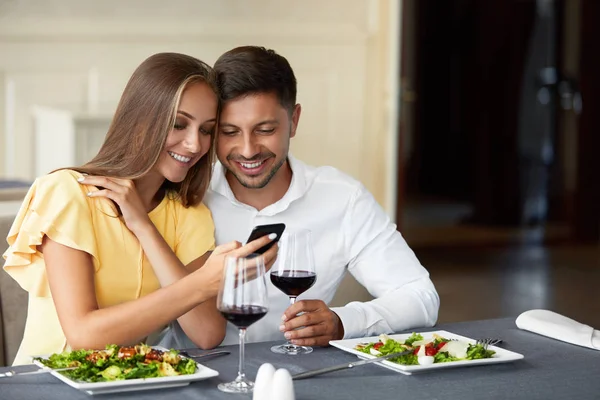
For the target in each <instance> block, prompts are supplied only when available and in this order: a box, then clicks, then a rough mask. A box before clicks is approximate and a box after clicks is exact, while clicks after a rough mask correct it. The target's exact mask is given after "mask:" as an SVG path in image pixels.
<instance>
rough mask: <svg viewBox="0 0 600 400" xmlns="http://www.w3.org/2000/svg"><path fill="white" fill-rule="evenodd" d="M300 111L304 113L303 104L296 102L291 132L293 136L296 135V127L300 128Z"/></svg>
mask: <svg viewBox="0 0 600 400" xmlns="http://www.w3.org/2000/svg"><path fill="white" fill-rule="evenodd" d="M300 113H302V106H301V105H300V104H296V105H295V106H294V111H292V130H291V132H290V137H291V138H293V137H294V136H296V129H297V128H298V121H300Z"/></svg>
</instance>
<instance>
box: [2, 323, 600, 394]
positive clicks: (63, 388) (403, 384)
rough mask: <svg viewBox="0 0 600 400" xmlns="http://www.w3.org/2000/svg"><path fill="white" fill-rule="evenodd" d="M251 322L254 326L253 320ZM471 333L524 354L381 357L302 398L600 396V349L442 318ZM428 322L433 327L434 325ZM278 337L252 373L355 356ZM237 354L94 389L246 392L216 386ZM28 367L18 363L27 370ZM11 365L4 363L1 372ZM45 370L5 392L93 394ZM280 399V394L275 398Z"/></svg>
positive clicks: (254, 354)
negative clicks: (189, 379)
mask: <svg viewBox="0 0 600 400" xmlns="http://www.w3.org/2000/svg"><path fill="white" fill-rule="evenodd" d="M250 329H252V328H250ZM435 329H444V330H447V331H450V332H453V333H457V334H461V335H464V336H468V337H471V338H479V337H500V338H502V339H503V340H504V343H503V345H502V346H503V347H504V348H506V349H508V350H512V351H516V352H518V353H521V354H523V355H524V356H525V358H524V359H523V360H519V361H515V362H512V363H506V364H497V365H483V366H477V367H463V368H452V369H446V370H437V371H432V372H427V373H421V374H413V375H411V376H406V375H402V374H399V373H396V372H393V371H391V370H388V369H386V368H383V367H380V366H377V365H365V366H362V367H359V368H356V369H352V370H345V371H340V372H335V373H332V374H328V375H321V376H319V377H314V378H310V379H306V380H301V381H296V382H295V392H296V399H297V400H308V399H327V400H336V399H343V400H348V399H407V400H409V399H410V400H419V399H428V400H433V399H440V400H442V399H443V400H448V399H527V400H534V399H540V400H541V399H543V400H548V399H577V400H586V399H600V351H596V350H591V349H587V348H582V347H578V346H573V345H570V344H567V343H563V342H559V341H556V340H553V339H549V338H546V337H543V336H539V335H535V334H533V333H530V332H526V331H521V330H519V329H517V327H516V326H515V323H514V318H506V319H496V320H486V321H473V322H462V323H454V324H445V325H439V326H437V327H436V328H435ZM435 329H428V330H435ZM271 345H273V343H253V344H249V345H247V348H246V370H247V374H248V376H249V377H251V378H254V377H255V376H256V371H257V369H258V367H259V366H260V365H261V364H263V363H265V362H270V363H272V364H273V365H274V366H275V367H279V368H287V369H288V370H290V372H292V373H296V372H301V371H304V370H308V369H314V368H321V367H325V366H330V365H335V364H339V363H344V362H349V361H353V360H356V357H355V356H353V355H351V354H348V353H346V352H343V351H341V350H338V349H335V348H317V349H315V351H314V352H313V353H311V354H308V355H304V356H283V355H277V354H274V353H272V352H271V351H270V350H269V348H270V347H271ZM228 349H229V350H231V352H232V354H230V355H227V356H224V357H218V358H214V359H212V360H208V359H207V360H205V361H203V364H205V365H207V366H208V367H210V368H213V369H216V370H218V371H219V372H220V375H219V376H218V377H216V378H212V379H208V380H205V381H199V382H195V383H192V384H191V385H189V386H186V387H182V388H173V389H168V390H152V391H139V392H130V393H119V394H106V395H101V396H96V397H99V398H101V399H103V400H104V399H107V400H108V399H147V398H154V399H155V398H160V399H178V400H182V399H229V400H232V399H236V398H239V399H248V398H251V396H250V395H233V394H225V393H221V392H219V390H218V389H217V384H218V383H220V382H226V381H230V380H232V379H234V378H235V376H236V372H237V356H238V352H237V348H236V347H235V346H229V347H228ZM27 368H29V369H31V367H27V366H24V367H19V368H17V369H21V370H25V369H27ZM6 369H7V368H0V372H2V371H5V370H6ZM90 398H91V396H89V395H87V394H85V393H82V392H79V391H78V390H75V389H73V388H71V387H69V386H67V385H65V384H64V383H62V382H60V381H59V380H58V379H56V378H55V377H53V376H51V375H48V374H40V375H30V376H22V377H13V378H0V399H2V400H4V399H11V400H12V399H15V400H18V399H27V400H29V399H61V400H74V399H90ZM274 400H275V399H274Z"/></svg>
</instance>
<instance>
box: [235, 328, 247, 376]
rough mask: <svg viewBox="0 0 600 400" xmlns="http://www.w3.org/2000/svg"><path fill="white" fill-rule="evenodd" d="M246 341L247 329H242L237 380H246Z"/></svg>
mask: <svg viewBox="0 0 600 400" xmlns="http://www.w3.org/2000/svg"><path fill="white" fill-rule="evenodd" d="M245 340H246V329H240V363H239V365H238V377H237V379H236V380H238V381H239V380H243V379H244V378H246V374H245V373H244V344H245Z"/></svg>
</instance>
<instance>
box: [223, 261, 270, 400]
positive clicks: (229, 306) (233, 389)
mask: <svg viewBox="0 0 600 400" xmlns="http://www.w3.org/2000/svg"><path fill="white" fill-rule="evenodd" d="M217 308H218V309H219V311H220V312H221V314H222V315H223V317H225V319H226V320H227V321H229V322H230V323H232V324H233V325H235V326H236V327H237V328H238V330H239V339H240V359H239V364H238V375H237V378H235V380H234V381H232V382H227V383H220V384H219V385H218V386H217V388H218V389H219V390H221V391H222V392H227V393H251V392H252V390H253V388H254V382H252V381H251V380H250V379H248V378H247V377H246V373H245V372H244V353H245V351H244V349H245V340H246V339H245V338H246V329H247V328H248V327H249V326H250V325H252V324H253V323H255V322H256V321H258V320H259V319H261V318H262V317H264V316H265V315H266V314H267V311H268V309H269V305H268V293H267V278H266V273H265V261H264V258H263V256H262V255H258V254H250V255H248V256H246V257H235V256H227V257H226V258H225V268H224V269H223V279H222V281H221V287H220V289H219V294H218V296H217Z"/></svg>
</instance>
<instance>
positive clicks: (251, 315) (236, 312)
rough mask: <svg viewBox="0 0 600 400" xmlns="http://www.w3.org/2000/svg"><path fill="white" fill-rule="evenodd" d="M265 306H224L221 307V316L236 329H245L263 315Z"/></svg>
mask: <svg viewBox="0 0 600 400" xmlns="http://www.w3.org/2000/svg"><path fill="white" fill-rule="evenodd" d="M267 311H268V309H267V307H262V306H254V305H243V306H239V307H225V308H222V309H221V314H223V317H225V319H226V320H227V321H229V322H231V323H232V324H233V325H235V326H237V327H238V329H246V328H248V327H249V326H250V325H252V324H253V323H255V322H256V321H258V320H259V319H261V318H262V317H264V316H265V315H267Z"/></svg>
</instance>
